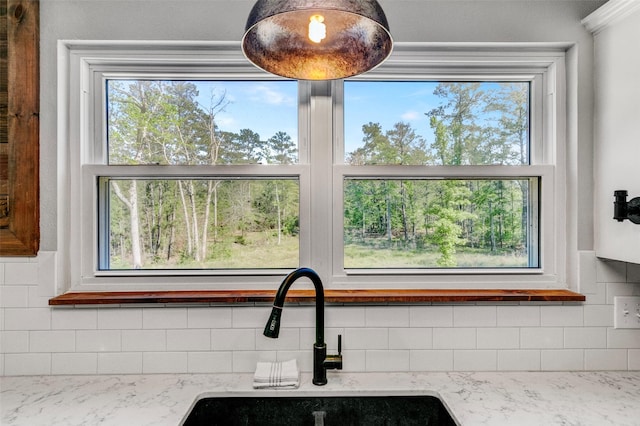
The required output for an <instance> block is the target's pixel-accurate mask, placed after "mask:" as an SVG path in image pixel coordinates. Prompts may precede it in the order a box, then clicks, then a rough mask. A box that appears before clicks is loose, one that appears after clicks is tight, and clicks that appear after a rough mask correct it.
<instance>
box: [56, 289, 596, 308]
mask: <svg viewBox="0 0 640 426" xmlns="http://www.w3.org/2000/svg"><path fill="white" fill-rule="evenodd" d="M275 293H276V292H275V290H193V291H130V292H69V293H65V294H62V295H60V296H56V297H54V298H52V299H50V300H49V305H51V306H62V305H127V304H132V303H135V304H192V303H193V304H236V303H271V302H273V298H274V296H275ZM324 296H325V302H326V303H335V304H349V303H372V304H376V303H425V302H432V303H447V302H583V301H584V300H585V296H584V295H582V294H580V293H576V292H573V291H570V290H566V289H535V290H525V289H517V290H484V289H480V290H472V289H456V290H443V289H429V290H421V289H415V290H413V289H373V290H325V292H324ZM314 299H315V294H314V291H313V290H289V292H288V293H287V299H286V300H287V302H293V303H310V302H313V301H314Z"/></svg>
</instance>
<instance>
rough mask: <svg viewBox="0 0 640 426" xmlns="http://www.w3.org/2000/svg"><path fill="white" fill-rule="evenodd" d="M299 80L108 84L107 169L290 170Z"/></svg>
mask: <svg viewBox="0 0 640 426" xmlns="http://www.w3.org/2000/svg"><path fill="white" fill-rule="evenodd" d="M297 90H298V89H297V83H296V82H295V81H176V80H173V81H172V80H108V81H107V111H108V118H107V123H108V126H107V139H108V157H109V160H108V161H109V164H176V165H177V164H180V165H193V164H207V165H208V164H212V165H213V164H257V163H262V164H286V163H295V162H297V157H298V140H297V139H298V106H297V102H298V97H297V96H298V95H297Z"/></svg>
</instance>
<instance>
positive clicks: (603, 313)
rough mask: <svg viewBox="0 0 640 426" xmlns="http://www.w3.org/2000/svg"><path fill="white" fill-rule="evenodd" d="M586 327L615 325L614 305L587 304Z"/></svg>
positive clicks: (585, 307) (585, 308) (585, 313)
mask: <svg viewBox="0 0 640 426" xmlns="http://www.w3.org/2000/svg"><path fill="white" fill-rule="evenodd" d="M584 326H585V327H613V305H585V306H584Z"/></svg>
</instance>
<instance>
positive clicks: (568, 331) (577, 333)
mask: <svg viewBox="0 0 640 426" xmlns="http://www.w3.org/2000/svg"><path fill="white" fill-rule="evenodd" d="M564 347H565V348H567V349H569V348H576V349H578V348H584V349H586V348H606V347H607V330H606V328H604V327H580V328H578V327H568V328H565V329H564Z"/></svg>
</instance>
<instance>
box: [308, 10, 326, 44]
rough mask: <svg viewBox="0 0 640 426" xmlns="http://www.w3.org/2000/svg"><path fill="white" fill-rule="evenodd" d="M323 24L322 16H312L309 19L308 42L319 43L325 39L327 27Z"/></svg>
mask: <svg viewBox="0 0 640 426" xmlns="http://www.w3.org/2000/svg"><path fill="white" fill-rule="evenodd" d="M323 22H324V16H322V15H313V16H311V18H309V40H311V41H313V42H314V43H320V42H321V41H322V40H324V39H325V38H326V37H327V26H326V25H325V24H323Z"/></svg>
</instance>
